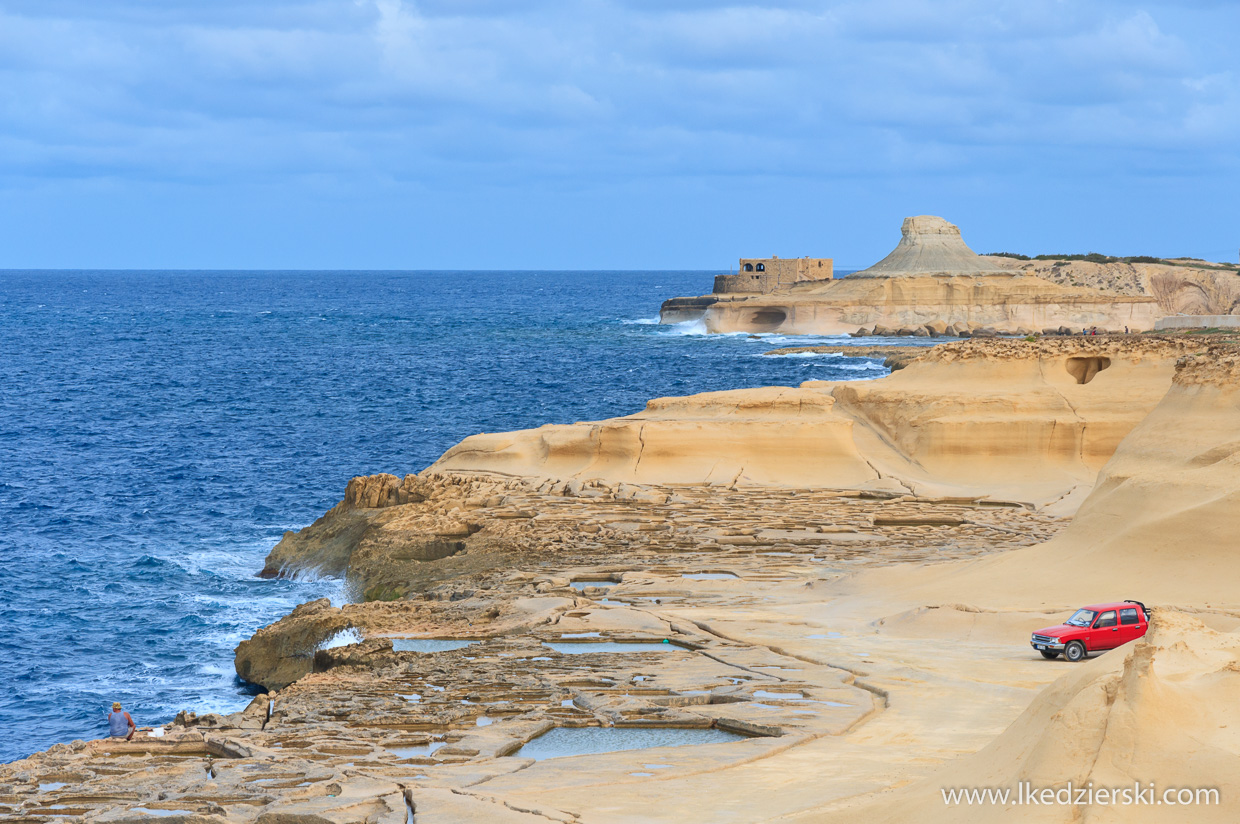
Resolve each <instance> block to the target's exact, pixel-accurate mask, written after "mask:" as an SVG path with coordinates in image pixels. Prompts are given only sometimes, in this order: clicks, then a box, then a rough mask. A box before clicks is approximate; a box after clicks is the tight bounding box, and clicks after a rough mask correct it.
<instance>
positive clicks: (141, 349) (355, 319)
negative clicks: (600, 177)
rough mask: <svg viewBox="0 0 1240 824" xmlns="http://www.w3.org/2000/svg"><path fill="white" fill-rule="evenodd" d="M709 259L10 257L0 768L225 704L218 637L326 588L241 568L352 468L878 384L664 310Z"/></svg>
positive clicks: (227, 657)
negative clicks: (570, 426)
mask: <svg viewBox="0 0 1240 824" xmlns="http://www.w3.org/2000/svg"><path fill="white" fill-rule="evenodd" d="M711 274H712V273H708V272H46V271H41V272H20V271H8V272H0V622H2V623H3V629H4V631H3V633H2V634H0V683H2V684H3V686H4V690H3V692H2V693H0V761H9V760H13V759H16V758H20V757H22V756H25V755H28V754H30V753H32V752H35V751H37V750H40V749H44V748H46V747H48V746H50V745H51V744H54V743H56V742H59V741H70V740H72V739H76V738H92V737H98V736H100V735H101V734H103V733H104V732H105V728H106V724H105V720H104V717H105V713H106V711H107V708H108V705H109V704H110V703H111V702H112V701H114V700H116V701H121V702H122V703H123V704H124V705H125V708H126V709H127V710H128V711H129V712H130V713H131V714H132V715H133V717H134V719H135V720H136V721H137V722H138V723H139V724H142V725H145V724H155V723H163V722H167V721H169V720H171V719H172V717H173V716H174V715H175V714H176V713H177V711H178V710H180V709H183V708H193V709H195V710H196V711H198V712H203V711H218V712H231V711H234V710H237V709H240V708H241V707H243V706H245V705H246V704H247V703H248V702H249V700H250V697H251V695H252V694H253V693H252V689H253V688H252V687H250V686H249V685H246V684H244V683H242V682H240V681H239V680H238V679H237V678H236V676H235V674H234V672H233V663H232V658H233V649H234V647H235V646H236V644H237V643H238V642H239V641H241V640H242V639H244V638H246V637H248V636H249V635H250V634H251V633H252V632H253V631H254V630H255V629H257V628H258V627H261V626H263V625H264V624H268V623H270V622H272V621H274V620H276V619H278V618H279V617H280V616H281V615H283V614H284V613H286V612H287V611H289V610H290V609H291V608H292V607H293V606H295V605H296V604H298V603H301V602H303V601H307V600H311V599H314V598H320V597H324V596H327V597H332V598H334V599H336V600H337V601H339V599H341V598H342V597H343V590H342V587H341V586H340V582H339V581H335V580H330V579H329V580H317V581H315V580H311V581H287V580H281V581H263V580H259V579H258V578H255V577H254V574H255V573H256V572H257V571H258V570H259V569H261V568H262V565H263V558H264V556H265V555H266V553H267V552H268V550H269V549H270V548H271V547H272V546H273V545H274V544H275V543H276V541H278V540H279V538H280V536H281V534H282V533H283V532H284V531H285V530H287V529H296V528H299V527H302V526H304V525H306V524H308V523H310V522H311V521H313V520H314V519H315V518H317V517H318V516H319V515H321V514H322V513H323V512H324V511H325V510H327V509H328V508H330V507H331V506H333V505H334V504H335V503H336V502H337V501H338V500H339V499H340V498H341V496H342V495H343V492H344V488H345V484H346V482H347V481H348V480H349V478H351V477H353V476H354V475H361V474H370V473H375V472H391V473H394V474H397V475H403V474H405V473H408V472H414V471H418V470H421V469H423V468H424V467H426V466H427V465H428V464H430V463H432V462H433V461H434V460H435V459H436V458H437V457H438V456H439V455H440V454H441V453H442V452H443V451H444V450H445V449H447V448H448V447H449V446H451V445H452V444H454V443H456V442H457V441H459V440H460V439H461V438H464V437H465V436H467V435H469V434H471V433H475V432H481V431H492V432H493V431H502V430H508V429H517V428H523V427H531V426H538V425H540V424H543V423H549V422H572V421H579V420H593V419H598V418H604V417H609V416H614V415H621V414H628V413H631V412H636V411H638V410H640V409H641V408H642V407H643V406H644V405H645V402H646V400H647V399H649V398H652V397H657V396H661V395H683V394H688V393H693V392H703V391H707V390H716V389H732V388H737V387H745V386H760V385H769V384H785V385H795V384H797V383H799V382H800V381H804V380H811V379H841V378H857V379H859V378H868V377H877V376H880V375H882V374H884V373H885V370H884V369H883V368H882V367H881V366H879V365H877V364H875V363H871V362H860V361H856V360H848V361H841V360H840V359H839V358H833V357H780V358H768V357H762V356H761V353H762V352H765V351H767V350H769V349H771V348H774V347H776V346H780V345H800V344H806V343H813V342H829V339H805V338H784V337H780V336H772V335H765V336H761V337H751V336H747V335H728V336H706V335H704V334H702V330H701V329H700V328H697V327H695V326H694V325H693V324H682V325H677V326H660V325H657V323H656V322H655V321H656V318H657V315H658V308H659V304H660V302H661V301H663V300H664V299H665V298H668V297H672V296H676V295H692V294H701V293H703V292H708V291H709V290H710V286H711Z"/></svg>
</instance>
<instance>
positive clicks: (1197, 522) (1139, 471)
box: [859, 349, 1240, 608]
mask: <svg viewBox="0 0 1240 824" xmlns="http://www.w3.org/2000/svg"><path fill="white" fill-rule="evenodd" d="M1238 378H1240V366H1238V362H1237V355H1235V354H1234V353H1231V352H1230V351H1225V350H1221V349H1214V350H1211V351H1210V352H1207V353H1204V354H1201V355H1198V356H1195V357H1189V358H1185V359H1184V361H1183V362H1182V363H1181V366H1180V368H1179V370H1178V372H1177V374H1176V376H1175V381H1174V384H1173V386H1172V387H1171V390H1170V391H1169V392H1168V393H1167V395H1166V397H1164V398H1163V399H1162V401H1161V402H1160V403H1159V404H1158V405H1157V407H1156V408H1155V409H1154V410H1153V411H1152V412H1151V413H1150V414H1149V416H1148V417H1147V418H1146V419H1145V420H1144V421H1142V422H1141V423H1140V425H1139V426H1137V427H1136V428H1135V429H1134V430H1133V432H1132V433H1131V434H1130V435H1129V436H1128V437H1127V438H1126V439H1125V440H1124V441H1123V443H1122V444H1121V445H1120V447H1119V449H1118V450H1117V451H1116V453H1115V455H1114V457H1112V458H1111V460H1110V461H1109V462H1108V463H1107V464H1106V466H1105V467H1104V468H1103V470H1102V472H1101V474H1100V476H1099V480H1098V485H1097V488H1096V489H1095V490H1094V491H1093V492H1092V493H1091V494H1090V496H1089V497H1088V499H1087V500H1086V501H1085V502H1084V504H1083V505H1082V506H1081V508H1080V511H1079V512H1078V514H1077V516H1076V517H1075V519H1074V520H1073V522H1072V524H1071V525H1070V526H1069V527H1068V529H1067V530H1065V531H1064V533H1063V534H1062V535H1061V536H1059V537H1058V538H1056V539H1054V540H1052V541H1050V542H1048V543H1046V544H1043V545H1040V546H1035V547H1030V548H1028V549H1022V550H1016V551H1014V552H1010V553H1006V554H1004V555H1002V556H998V557H994V558H989V559H986V560H982V561H979V562H977V563H974V564H966V565H963V566H961V567H955V566H953V567H944V568H941V569H938V570H932V571H929V572H920V573H917V574H913V573H910V572H909V571H907V570H904V571H895V572H880V573H876V574H877V575H879V576H884V577H883V580H882V582H881V586H883V587H884V588H895V589H896V590H898V591H901V592H903V593H905V595H906V596H907V597H908V598H909V599H911V600H918V601H936V600H962V601H966V602H968V603H972V604H978V605H983V606H990V607H1004V606H1007V605H1010V604H1011V603H1013V601H1014V600H1020V601H1021V602H1022V603H1025V604H1026V605H1043V604H1059V605H1063V604H1066V603H1069V602H1072V601H1078V600H1081V599H1087V600H1093V601H1101V600H1107V599H1108V598H1111V597H1115V598H1138V599H1140V600H1143V601H1145V602H1147V603H1155V604H1157V603H1168V604H1176V605H1180V606H1184V607H1190V608H1206V607H1218V608H1222V607H1229V608H1235V607H1237V606H1240V591H1238V590H1237V589H1236V586H1235V581H1236V580H1238V579H1240V553H1237V552H1236V551H1235V545H1236V536H1237V525H1238V522H1237V512H1240V435H1238V433H1240V384H1238V381H1237V379H1238ZM859 585H862V586H868V585H870V584H868V583H867V584H859Z"/></svg>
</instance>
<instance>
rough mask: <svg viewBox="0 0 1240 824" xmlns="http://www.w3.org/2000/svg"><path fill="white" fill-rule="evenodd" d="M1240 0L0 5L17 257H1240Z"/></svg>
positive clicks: (616, 261)
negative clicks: (935, 232) (903, 234)
mask: <svg viewBox="0 0 1240 824" xmlns="http://www.w3.org/2000/svg"><path fill="white" fill-rule="evenodd" d="M1238 33H1240V3H1237V2H1235V0H1216V2H1210V1H1209V0H1197V1H1196V2H1194V1H1193V0H1180V1H1179V2H1171V1H1168V2H1144V0H1093V1H1092V2H1088V1H1087V0H1062V2H1061V1H1060V0H859V1H858V2H828V0H789V2H781V3H749V4H746V3H741V2H735V3H728V2H715V0H681V2H675V0H0V268H23V267H49V268H56V267H68V268H93V267H110V268H127V267H132V268H248V267H255V268H385V269H426V268H542V267H545V268H640V269H653V268H705V269H709V268H727V267H728V266H730V265H732V264H734V262H735V259H736V258H737V257H739V256H759V255H771V254H777V255H781V256H788V257H792V256H799V255H814V256H829V257H834V258H835V259H836V261H837V266H840V267H846V268H856V267H861V266H864V265H868V264H869V263H872V262H873V261H875V260H877V259H878V258H880V257H882V256H883V255H884V254H886V252H887V251H889V249H890V248H891V247H892V246H893V245H894V244H895V241H896V240H898V237H899V225H900V221H901V219H902V218H903V217H904V216H906V215H913V214H938V215H942V216H944V217H946V218H948V219H949V220H951V221H953V222H955V223H957V224H959V225H960V226H961V228H962V230H963V232H964V235H965V239H966V241H968V242H969V243H970V244H971V245H972V246H973V247H974V248H975V249H976V250H978V251H999V250H1009V251H1020V252H1028V253H1037V252H1060V251H1067V252H1085V251H1101V252H1108V253H1112V254H1155V255H1182V254H1189V255H1196V256H1200V257H1207V258H1212V259H1227V260H1235V259H1236V255H1237V247H1238V246H1240V219H1238V218H1240V206H1238V205H1237V204H1238V203H1240V196H1238V195H1237V192H1238V191H1240V56H1238V55H1240V50H1238V49H1237V35H1238Z"/></svg>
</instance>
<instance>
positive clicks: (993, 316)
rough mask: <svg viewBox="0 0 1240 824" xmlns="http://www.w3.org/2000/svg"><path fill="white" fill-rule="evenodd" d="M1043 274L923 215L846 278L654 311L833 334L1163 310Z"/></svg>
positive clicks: (1143, 298) (1120, 316)
mask: <svg viewBox="0 0 1240 824" xmlns="http://www.w3.org/2000/svg"><path fill="white" fill-rule="evenodd" d="M1043 274H1044V273H1042V272H1025V271H1021V270H1020V269H1019V268H1018V267H1017V266H1016V265H1014V263H1013V262H1012V261H1010V260H1007V259H1001V258H994V257H981V256H979V255H977V254H975V253H974V252H973V250H972V249H970V248H969V247H968V246H967V245H965V243H964V240H963V239H962V238H961V236H960V230H959V229H958V228H957V227H956V226H954V225H953V224H951V223H948V222H947V221H946V220H943V219H942V218H940V217H933V216H929V215H922V216H919V217H910V218H906V219H905V220H904V225H903V227H902V229H901V239H900V242H899V244H898V245H897V246H896V248H895V249H894V250H893V251H892V252H891V253H890V254H889V255H887V256H886V257H885V258H883V259H882V260H881V261H879V262H878V263H876V264H874V265H873V266H871V267H869V268H868V269H864V270H862V271H860V272H857V273H855V274H853V275H850V276H848V277H846V278H842V279H839V280H831V281H819V282H808V283H800V284H795V285H793V286H791V287H788V288H785V289H781V290H778V291H776V292H773V293H771V294H766V295H749V296H745V295H726V294H725V295H710V296H706V297H701V298H673V299H672V300H669V301H667V302H665V303H664V304H663V307H662V309H661V312H660V316H661V318H662V321H663V322H664V323H678V322H683V321H687V320H701V321H703V322H704V323H705V325H706V329H707V331H710V332H781V333H784V334H794V335H800V334H826V335H838V334H849V333H852V332H856V331H857V330H858V329H862V328H864V329H868V330H873V329H874V328H875V327H876V326H880V327H886V328H887V329H889V330H890V333H891V334H897V333H900V334H912V333H913V332H914V331H915V330H917V329H921V328H924V327H926V326H927V325H928V324H937V325H938V327H939V328H940V329H945V328H946V327H953V329H952V331H953V332H954V333H959V332H960V331H961V330H964V331H973V330H979V329H980V330H986V331H993V332H1006V333H1025V334H1027V333H1030V332H1041V331H1043V330H1047V329H1051V330H1058V329H1059V328H1060V327H1066V328H1069V329H1077V330H1079V329H1081V328H1085V327H1098V328H1100V329H1108V330H1115V331H1119V330H1123V329H1125V328H1127V329H1130V330H1134V331H1146V330H1149V329H1152V328H1153V327H1154V322H1155V321H1156V320H1157V319H1158V318H1159V317H1162V316H1163V315H1165V314H1167V312H1166V311H1165V309H1164V308H1163V307H1161V306H1160V305H1159V303H1158V301H1157V300H1155V298H1153V297H1151V296H1150V295H1149V294H1148V293H1146V292H1144V291H1142V292H1140V293H1128V294H1117V293H1116V292H1114V291H1104V290H1103V289H1099V288H1092V287H1090V286H1086V285H1079V286H1077V285H1070V284H1065V283H1063V282H1056V280H1054V279H1048V278H1047V277H1044V276H1040V275H1043ZM1056 274H1058V273H1056ZM901 330H907V331H904V332H901ZM940 334H942V332H940Z"/></svg>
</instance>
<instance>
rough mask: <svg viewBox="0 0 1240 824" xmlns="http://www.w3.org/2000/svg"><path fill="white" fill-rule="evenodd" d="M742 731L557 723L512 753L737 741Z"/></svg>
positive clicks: (557, 754)
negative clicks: (559, 725) (560, 725)
mask: <svg viewBox="0 0 1240 824" xmlns="http://www.w3.org/2000/svg"><path fill="white" fill-rule="evenodd" d="M744 738H745V736H743V735H737V734H736V733H734V732H727V731H726V730H715V729H685V728H675V727H642V728H633V727H579V728H570V727H557V728H555V729H553V730H551V732H548V733H546V734H545V735H540V736H539V737H538V738H535V739H534V740H532V741H530V742H529V743H527V744H526V745H525V746H523V747H521V749H519V750H517V751H516V752H515V753H513V755H515V756H517V757H518V758H533V759H535V760H536V761H542V760H545V759H548V758H565V757H568V756H573V755H597V754H598V753H605V752H621V751H623V750H646V749H652V748H654V747H691V746H697V745H700V744H724V743H728V742H730V741H741V740H743V739H744Z"/></svg>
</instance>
